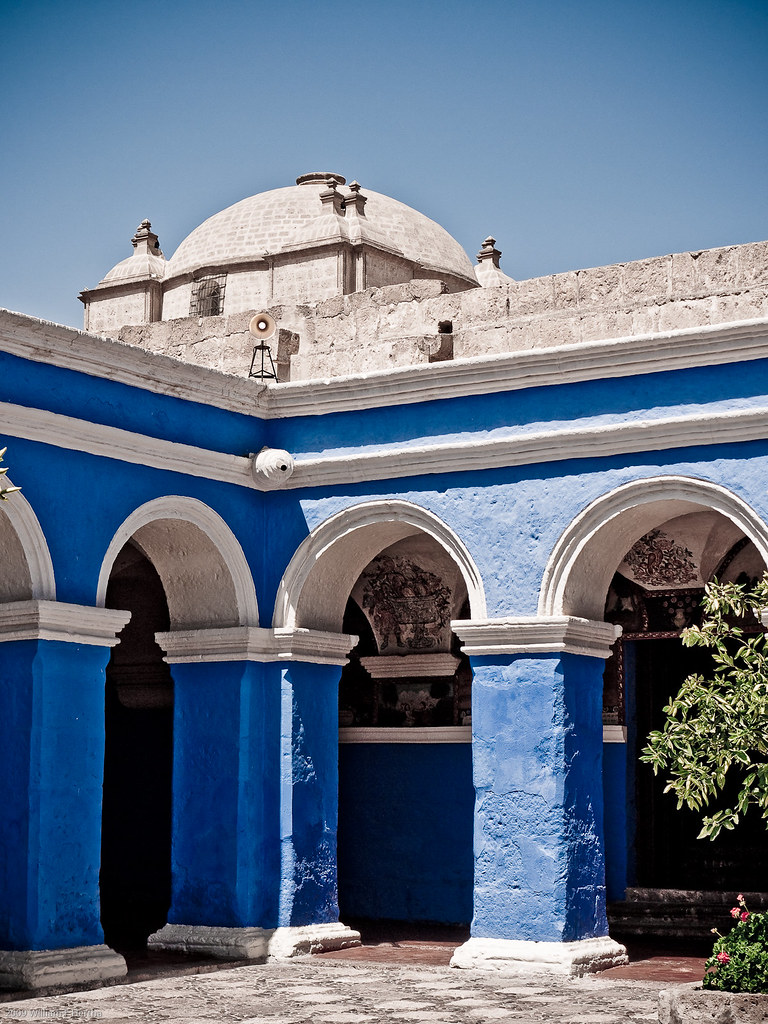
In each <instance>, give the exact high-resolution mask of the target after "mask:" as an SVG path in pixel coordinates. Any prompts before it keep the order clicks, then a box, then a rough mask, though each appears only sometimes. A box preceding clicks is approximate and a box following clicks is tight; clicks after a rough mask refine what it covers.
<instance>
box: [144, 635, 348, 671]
mask: <svg viewBox="0 0 768 1024" xmlns="http://www.w3.org/2000/svg"><path fill="white" fill-rule="evenodd" d="M155 639H156V640H157V642H158V644H159V645H160V647H162V649H163V650H164V651H165V653H166V658H165V660H166V661H167V662H168V664H169V665H184V664H192V663H195V662H211V661H259V662H270V661H303V662H309V663H311V664H313V665H346V663H347V654H348V653H349V651H351V650H352V648H353V647H354V646H355V644H356V643H357V637H354V636H349V635H348V634H346V633H325V632H322V631H320V630H316V629H261V628H260V627H258V626H224V627H220V628H214V629H190V630H177V631H174V632H170V633H156V634H155Z"/></svg>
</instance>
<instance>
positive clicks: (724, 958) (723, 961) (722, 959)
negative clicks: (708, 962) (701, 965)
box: [715, 953, 731, 964]
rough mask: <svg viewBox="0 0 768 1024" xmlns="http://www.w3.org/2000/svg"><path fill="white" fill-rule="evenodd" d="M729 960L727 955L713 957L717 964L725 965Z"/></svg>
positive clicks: (721, 954)
mask: <svg viewBox="0 0 768 1024" xmlns="http://www.w3.org/2000/svg"><path fill="white" fill-rule="evenodd" d="M730 959H731V958H730V957H729V956H728V954H727V953H718V954H717V956H716V957H715V960H717V962H718V963H719V964H727V963H729V962H730Z"/></svg>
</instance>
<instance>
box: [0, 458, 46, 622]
mask: <svg viewBox="0 0 768 1024" xmlns="http://www.w3.org/2000/svg"><path fill="white" fill-rule="evenodd" d="M3 485H4V486H5V485H8V486H10V487H12V486H13V484H12V483H11V481H10V480H9V479H8V477H3ZM0 550H2V552H3V572H2V576H1V577H0V601H2V602H5V601H29V600H36V601H55V600H56V582H55V579H54V575H53V561H52V560H51V553H50V551H49V550H48V544H47V543H46V540H45V535H44V534H43V529H42V527H41V526H40V522H39V521H38V518H37V516H36V515H35V513H34V511H33V510H32V506H31V505H30V503H29V502H28V501H27V499H26V498H25V497H24V495H23V493H21V492H20V491H17V492H16V493H15V494H12V495H11V496H10V497H9V498H8V499H7V500H6V501H3V502H2V503H0Z"/></svg>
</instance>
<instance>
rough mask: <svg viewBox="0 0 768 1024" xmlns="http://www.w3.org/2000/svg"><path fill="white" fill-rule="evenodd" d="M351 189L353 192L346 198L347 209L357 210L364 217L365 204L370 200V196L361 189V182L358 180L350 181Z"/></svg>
mask: <svg viewBox="0 0 768 1024" xmlns="http://www.w3.org/2000/svg"><path fill="white" fill-rule="evenodd" d="M349 191H350V193H351V194H350V195H348V196H347V197H346V199H345V200H344V205H345V207H346V209H347V210H356V211H357V213H358V214H359V215H360V216H362V217H364V216H365V204H366V203H367V202H368V198H367V196H364V195H363V193H362V192H361V191H360V183H359V182H358V181H352V182H350V184H349Z"/></svg>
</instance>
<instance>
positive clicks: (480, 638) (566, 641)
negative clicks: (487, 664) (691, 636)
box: [451, 615, 621, 659]
mask: <svg viewBox="0 0 768 1024" xmlns="http://www.w3.org/2000/svg"><path fill="white" fill-rule="evenodd" d="M451 629H452V630H453V632H454V633H456V635H457V636H458V637H459V639H460V640H462V648H461V649H462V650H463V651H464V652H465V654H469V655H475V656H480V655H486V654H506V655H510V654H551V653H561V654H586V655H588V656H589V657H591V658H603V659H605V658H608V657H610V655H611V645H612V644H613V643H614V641H615V640H616V639H617V638H618V637H619V636H621V626H614V625H613V624H612V623H610V622H598V621H595V620H594V619H580V618H576V617H575V616H573V615H546V616H517V617H513V618H503V619H474V620H473V619H464V620H462V619H459V620H457V621H455V622H452V623H451Z"/></svg>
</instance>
